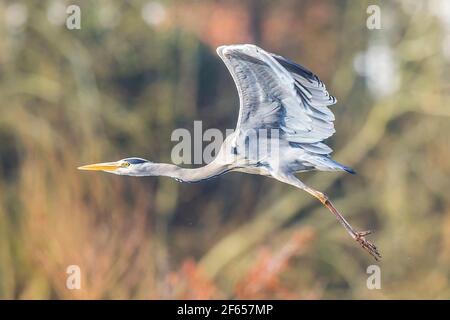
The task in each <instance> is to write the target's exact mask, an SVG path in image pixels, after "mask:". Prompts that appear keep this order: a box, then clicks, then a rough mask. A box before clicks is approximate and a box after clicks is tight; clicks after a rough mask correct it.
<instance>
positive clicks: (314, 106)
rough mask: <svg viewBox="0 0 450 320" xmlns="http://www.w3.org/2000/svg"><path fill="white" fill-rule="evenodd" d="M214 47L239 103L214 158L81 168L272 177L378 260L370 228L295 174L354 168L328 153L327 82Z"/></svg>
mask: <svg viewBox="0 0 450 320" xmlns="http://www.w3.org/2000/svg"><path fill="white" fill-rule="evenodd" d="M217 53H218V54H219V56H220V57H221V58H222V60H223V61H224V63H225V65H226V66H227V68H228V70H229V71H230V74H231V76H232V77H233V79H234V82H235V84H236V87H237V90H238V93H239V99H240V108H239V117H238V122H237V125H236V130H235V132H234V133H233V134H231V135H229V136H228V137H227V138H226V139H225V141H224V143H223V144H222V146H221V148H220V151H219V153H218V155H217V157H216V158H215V159H214V161H212V162H211V163H209V164H207V165H206V166H204V167H201V168H195V169H186V168H180V167H178V166H175V165H173V164H165V163H152V162H150V161H148V160H145V159H141V158H126V159H123V160H119V161H116V162H106V163H99V164H93V165H87V166H82V167H80V168H79V169H82V170H102V171H105V172H109V173H114V174H119V175H130V176H167V177H171V178H174V179H175V180H177V181H180V182H199V181H204V180H207V179H211V178H214V177H218V176H220V175H222V174H225V173H227V172H230V171H237V172H244V173H249V174H258V175H264V176H268V177H272V178H274V179H276V180H279V181H281V182H283V183H286V184H289V185H292V186H294V187H296V188H299V189H302V190H304V191H306V192H308V193H310V194H311V195H313V196H314V197H316V198H317V199H319V200H320V201H321V202H322V203H323V204H324V205H325V206H326V207H327V208H328V209H329V210H330V211H331V212H332V213H333V215H334V216H335V217H336V218H337V219H338V221H339V222H340V223H341V225H342V226H343V227H344V228H345V229H346V230H347V232H348V233H349V234H350V236H351V237H352V238H353V239H354V240H356V241H357V242H358V243H359V244H360V245H361V246H362V247H363V248H364V249H365V250H367V251H368V252H369V253H370V254H371V255H372V256H373V257H374V258H375V259H378V258H380V257H381V256H380V254H379V252H378V250H377V248H376V247H375V246H374V245H373V244H372V243H370V242H369V241H368V240H366V239H365V236H366V235H368V234H369V233H370V232H368V231H365V232H358V231H355V230H354V229H353V228H352V227H351V225H350V224H349V223H348V222H347V221H346V220H345V218H344V217H343V216H342V215H341V214H340V213H339V211H338V210H337V209H336V208H335V207H334V205H333V204H332V203H331V202H330V200H329V199H328V197H327V196H326V195H325V194H323V193H321V192H320V191H317V190H314V189H313V188H311V187H308V186H306V185H305V184H304V183H303V182H302V181H300V180H299V179H298V178H297V177H296V176H295V173H297V172H302V171H308V170H322V171H334V170H345V171H347V172H350V173H353V170H352V169H350V168H348V167H346V166H344V165H342V164H340V163H338V162H336V161H334V160H333V159H331V157H330V154H331V152H332V150H331V148H330V147H329V146H327V145H326V144H325V143H324V142H323V141H324V140H325V139H327V138H329V137H331V136H332V135H333V134H334V133H335V129H334V124H333V121H334V115H333V113H332V112H331V110H330V109H329V108H328V107H329V106H330V105H333V104H335V103H336V99H335V98H334V97H333V96H331V95H330V94H329V93H328V91H327V89H326V87H325V85H324V83H323V82H322V81H321V80H320V79H319V78H318V77H317V76H316V75H315V74H314V73H312V72H311V71H309V70H308V69H306V68H305V67H303V66H301V65H299V64H296V63H294V62H292V61H289V60H288V59H286V58H283V57H281V56H278V55H275V54H272V53H269V52H266V51H264V50H263V49H261V48H258V47H257V46H255V45H250V44H243V45H231V46H221V47H219V48H217ZM264 133H265V134H264ZM251 138H253V140H252V139H251ZM264 146H265V147H264ZM274 150H276V151H277V153H274V152H273V151H274Z"/></svg>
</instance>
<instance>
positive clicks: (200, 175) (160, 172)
mask: <svg viewBox="0 0 450 320" xmlns="http://www.w3.org/2000/svg"><path fill="white" fill-rule="evenodd" d="M151 166H152V169H151V173H149V174H145V175H151V176H165V177H170V178H174V179H176V180H179V181H182V182H199V181H202V180H207V179H211V178H214V177H217V176H219V175H221V174H224V173H226V172H228V171H230V170H231V167H230V166H229V165H222V164H219V163H217V162H214V161H213V162H211V163H209V164H207V165H206V166H203V167H201V168H194V169H187V168H181V167H178V166H176V165H173V164H169V163H152V164H151Z"/></svg>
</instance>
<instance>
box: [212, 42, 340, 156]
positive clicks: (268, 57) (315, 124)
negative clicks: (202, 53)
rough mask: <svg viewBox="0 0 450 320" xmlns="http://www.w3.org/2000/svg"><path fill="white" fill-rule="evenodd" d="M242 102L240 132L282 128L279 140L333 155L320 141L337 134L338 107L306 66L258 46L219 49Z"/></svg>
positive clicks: (236, 46)
mask: <svg viewBox="0 0 450 320" xmlns="http://www.w3.org/2000/svg"><path fill="white" fill-rule="evenodd" d="M217 53H218V55H219V56H220V57H221V58H222V60H223V61H224V62H225V65H226V66H227V68H228V70H229V71H230V73H231V75H232V77H233V79H234V82H235V84H236V87H237V90H238V92H239V98H240V111H239V120H238V123H237V128H236V129H240V130H247V129H279V130H280V138H282V139H286V140H287V141H289V142H290V144H291V145H292V146H295V147H300V148H303V149H305V150H307V151H309V152H312V153H316V154H322V155H326V154H330V153H331V152H332V150H331V148H329V147H328V146H327V145H325V144H324V143H322V141H323V140H324V139H327V138H329V137H330V136H332V135H333V133H334V132H335V129H334V125H333V121H334V115H333V113H332V112H331V111H330V110H329V109H328V106H329V105H332V104H334V103H336V99H335V98H334V97H332V96H330V95H329V94H328V92H327V90H326V88H325V85H324V84H323V82H322V81H320V79H319V78H318V77H317V76H316V75H315V74H313V73H312V72H311V71H309V70H307V69H306V68H305V67H303V66H300V65H298V64H296V63H294V62H291V61H289V60H287V59H285V58H283V57H281V56H278V55H274V54H272V53H269V52H266V51H264V50H263V49H261V48H258V47H257V46H254V45H249V44H243V45H231V46H221V47H219V48H217Z"/></svg>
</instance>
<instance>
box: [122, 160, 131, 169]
mask: <svg viewBox="0 0 450 320" xmlns="http://www.w3.org/2000/svg"><path fill="white" fill-rule="evenodd" d="M129 166H130V163H129V162H126V161H124V162H122V164H121V167H122V168H128V167H129Z"/></svg>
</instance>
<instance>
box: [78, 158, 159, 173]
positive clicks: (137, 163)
mask: <svg viewBox="0 0 450 320" xmlns="http://www.w3.org/2000/svg"><path fill="white" fill-rule="evenodd" d="M152 164H153V163H152V162H150V161H148V160H145V159H142V158H126V159H122V160H119V161H116V162H103V163H95V164H88V165H86V166H81V167H78V169H79V170H93V171H104V172H109V173H114V174H119V175H126V176H142V175H147V174H148V171H149V169H150V168H149V167H150V166H151V165H152ZM145 172H146V173H147V174H144V173H145Z"/></svg>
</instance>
